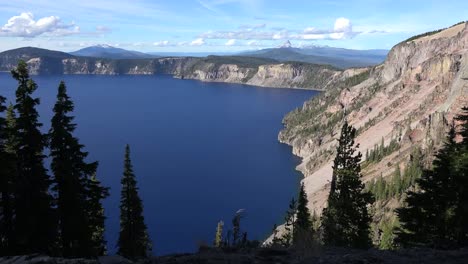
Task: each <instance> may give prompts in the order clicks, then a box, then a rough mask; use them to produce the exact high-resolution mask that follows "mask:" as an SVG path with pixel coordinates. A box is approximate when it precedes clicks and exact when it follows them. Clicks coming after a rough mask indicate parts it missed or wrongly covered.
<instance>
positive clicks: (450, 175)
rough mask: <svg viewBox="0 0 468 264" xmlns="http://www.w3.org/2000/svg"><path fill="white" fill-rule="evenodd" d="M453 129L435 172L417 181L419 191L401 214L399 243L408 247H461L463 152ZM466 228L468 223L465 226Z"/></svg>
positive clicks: (438, 154)
mask: <svg viewBox="0 0 468 264" xmlns="http://www.w3.org/2000/svg"><path fill="white" fill-rule="evenodd" d="M455 136H456V134H455V128H454V127H452V128H451V130H450V133H449V136H448V139H447V142H446V143H445V145H444V146H443V148H442V149H441V150H440V151H439V152H438V153H437V154H436V158H435V160H434V162H433V168H432V169H431V170H425V171H424V172H423V175H422V177H421V178H419V179H417V180H416V182H417V186H418V188H419V189H417V190H413V191H409V192H408V196H407V199H406V203H407V204H408V205H407V206H406V207H403V208H399V209H398V210H397V213H398V216H399V219H400V222H401V228H400V229H399V230H398V231H397V235H398V241H399V242H400V243H401V244H402V245H404V246H431V247H446V246H453V245H454V244H457V242H456V241H455V240H456V239H455V237H454V233H453V232H454V230H453V227H454V224H455V223H454V221H455V219H456V218H455V215H454V211H455V208H456V199H457V192H456V191H455V190H456V189H457V188H458V186H457V185H456V181H455V175H457V174H458V173H459V169H458V167H459V166H458V161H457V160H458V156H459V155H460V150H459V146H458V144H457V143H456V142H455ZM465 224H466V223H465Z"/></svg>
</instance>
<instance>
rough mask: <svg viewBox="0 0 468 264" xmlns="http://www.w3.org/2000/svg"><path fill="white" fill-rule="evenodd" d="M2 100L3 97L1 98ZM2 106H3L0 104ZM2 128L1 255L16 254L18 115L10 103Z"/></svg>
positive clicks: (1, 121)
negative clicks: (15, 217)
mask: <svg viewBox="0 0 468 264" xmlns="http://www.w3.org/2000/svg"><path fill="white" fill-rule="evenodd" d="M0 100H1V99H0ZM0 108H2V107H1V106H0ZM0 123H1V127H2V128H1V129H0V142H1V143H0V144H1V150H0V155H1V157H0V159H1V163H2V164H1V167H0V181H1V183H0V193H1V197H0V199H1V203H0V211H1V212H3V213H2V214H1V216H0V219H1V220H0V241H1V242H0V255H12V254H14V248H13V247H14V243H15V233H14V225H15V222H14V220H15V219H14V215H15V208H14V198H15V197H14V191H15V190H14V188H15V181H16V180H17V167H16V166H17V155H16V153H17V146H18V143H19V142H18V137H17V132H16V115H15V110H14V106H13V105H12V104H10V105H9V106H8V108H7V111H6V118H5V119H1V118H0Z"/></svg>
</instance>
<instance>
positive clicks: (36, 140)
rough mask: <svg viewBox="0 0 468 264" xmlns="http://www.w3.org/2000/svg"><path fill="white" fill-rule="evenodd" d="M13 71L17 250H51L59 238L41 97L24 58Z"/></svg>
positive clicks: (18, 251) (21, 252)
mask: <svg viewBox="0 0 468 264" xmlns="http://www.w3.org/2000/svg"><path fill="white" fill-rule="evenodd" d="M11 73H12V75H13V78H15V79H16V80H17V81H18V88H17V90H16V105H15V110H16V111H17V112H18V118H17V119H16V128H17V135H18V146H17V151H16V153H17V158H18V159H17V172H18V174H17V180H16V181H15V216H16V218H15V238H16V241H15V244H16V245H15V246H16V252H15V253H17V254H28V253H37V252H41V253H48V252H50V251H51V250H52V247H53V244H54V241H55V235H56V220H55V217H54V211H53V209H52V197H51V195H50V193H49V189H50V185H51V180H50V178H49V176H48V175H47V171H46V169H45V168H44V165H43V159H44V154H43V150H44V147H45V146H46V138H45V137H44V135H42V133H41V132H40V130H39V128H40V127H41V126H42V124H41V123H39V121H38V117H39V114H38V112H37V110H36V106H37V105H38V104H39V99H38V98H32V97H31V95H32V93H33V92H34V91H35V90H36V89H37V85H36V83H35V82H34V81H33V80H32V79H31V78H30V77H29V73H28V69H27V64H26V63H25V62H24V61H20V62H19V63H18V66H17V68H16V69H14V70H12V71H11Z"/></svg>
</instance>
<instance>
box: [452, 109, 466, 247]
mask: <svg viewBox="0 0 468 264" xmlns="http://www.w3.org/2000/svg"><path fill="white" fill-rule="evenodd" d="M457 119H458V121H461V122H462V128H461V132H460V134H461V135H462V136H463V141H462V142H461V152H462V153H463V155H462V156H459V158H460V160H459V166H460V173H457V174H456V175H455V176H454V181H455V185H456V189H455V192H456V193H457V199H456V202H455V204H456V206H455V212H454V214H455V216H454V218H455V221H454V223H453V228H454V233H455V234H454V236H455V240H456V241H457V244H458V245H459V246H468V225H467V224H466V223H468V155H467V154H468V107H464V108H462V114H460V115H459V116H458V117H457Z"/></svg>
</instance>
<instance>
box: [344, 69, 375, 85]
mask: <svg viewBox="0 0 468 264" xmlns="http://www.w3.org/2000/svg"><path fill="white" fill-rule="evenodd" d="M369 76H370V70H367V71H364V72H361V73H359V74H356V75H354V76H351V77H349V78H348V79H346V80H345V81H344V85H345V86H346V87H353V86H355V85H358V84H360V83H362V82H363V81H365V80H367V79H368V78H369Z"/></svg>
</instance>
